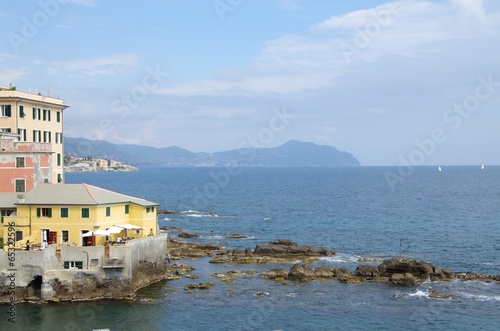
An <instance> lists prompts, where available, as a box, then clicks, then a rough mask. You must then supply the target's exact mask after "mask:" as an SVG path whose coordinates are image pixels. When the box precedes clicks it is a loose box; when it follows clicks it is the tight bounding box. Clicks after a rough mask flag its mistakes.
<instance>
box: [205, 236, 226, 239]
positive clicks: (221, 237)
mask: <svg viewBox="0 0 500 331" xmlns="http://www.w3.org/2000/svg"><path fill="white" fill-rule="evenodd" d="M200 238H202V239H224V237H223V236H200Z"/></svg>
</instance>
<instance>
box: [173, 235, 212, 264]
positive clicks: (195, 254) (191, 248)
mask: <svg viewBox="0 0 500 331" xmlns="http://www.w3.org/2000/svg"><path fill="white" fill-rule="evenodd" d="M221 249H222V246H220V245H216V244H195V243H185V242H181V241H176V240H173V239H170V238H169V239H168V244H167V253H168V254H169V255H170V256H171V257H172V258H174V259H183V258H199V257H205V256H213V255H214V251H219V250H221Z"/></svg>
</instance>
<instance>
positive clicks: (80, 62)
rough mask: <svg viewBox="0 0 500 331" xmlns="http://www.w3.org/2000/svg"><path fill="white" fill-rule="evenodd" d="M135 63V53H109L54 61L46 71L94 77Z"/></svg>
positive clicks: (118, 70) (126, 67) (132, 65)
mask: <svg viewBox="0 0 500 331" xmlns="http://www.w3.org/2000/svg"><path fill="white" fill-rule="evenodd" d="M137 64H138V56H137V55H133V54H125V55H110V56H102V57H93V58H86V59H77V60H73V61H67V62H54V63H52V64H51V65H50V66H49V67H48V69H47V73H48V74H49V75H59V74H65V75H68V76H76V77H94V76H103V75H112V74H115V73H117V72H121V71H124V70H126V69H130V68H133V67H135V66H137Z"/></svg>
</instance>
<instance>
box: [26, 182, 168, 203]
mask: <svg viewBox="0 0 500 331" xmlns="http://www.w3.org/2000/svg"><path fill="white" fill-rule="evenodd" d="M116 203H132V204H136V205H140V206H157V205H158V204H157V203H155V202H151V201H147V200H144V199H140V198H135V197H131V196H128V195H124V194H120V193H116V192H113V191H109V190H105V189H103V188H100V187H97V186H93V185H88V184H39V185H37V186H36V187H35V188H33V189H32V190H31V191H29V192H28V193H26V196H25V199H24V201H23V202H18V203H17V205H106V204H116Z"/></svg>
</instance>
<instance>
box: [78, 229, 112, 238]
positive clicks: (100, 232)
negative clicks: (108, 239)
mask: <svg viewBox="0 0 500 331" xmlns="http://www.w3.org/2000/svg"><path fill="white" fill-rule="evenodd" d="M93 236H100V237H105V236H109V232H107V231H104V230H99V229H97V230H94V231H92V232H90V231H89V232H86V233H84V234H82V237H93Z"/></svg>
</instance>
